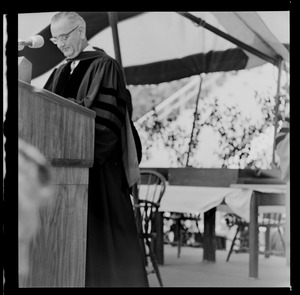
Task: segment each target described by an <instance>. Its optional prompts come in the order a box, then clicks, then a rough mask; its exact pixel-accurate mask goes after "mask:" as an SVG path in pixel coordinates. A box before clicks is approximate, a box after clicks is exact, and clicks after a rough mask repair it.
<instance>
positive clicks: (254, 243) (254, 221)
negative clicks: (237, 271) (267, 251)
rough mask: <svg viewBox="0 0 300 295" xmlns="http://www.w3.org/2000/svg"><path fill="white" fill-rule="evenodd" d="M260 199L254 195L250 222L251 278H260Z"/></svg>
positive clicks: (254, 193) (251, 203)
mask: <svg viewBox="0 0 300 295" xmlns="http://www.w3.org/2000/svg"><path fill="white" fill-rule="evenodd" d="M258 231H259V228H258V198H257V194H256V192H253V193H252V197H251V201H250V222H249V277H250V278H255V279H257V278H258V251H259V248H258Z"/></svg>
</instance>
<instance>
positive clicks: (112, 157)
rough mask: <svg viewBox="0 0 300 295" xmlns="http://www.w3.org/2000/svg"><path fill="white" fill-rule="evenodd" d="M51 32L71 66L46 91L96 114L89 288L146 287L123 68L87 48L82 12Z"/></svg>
mask: <svg viewBox="0 0 300 295" xmlns="http://www.w3.org/2000/svg"><path fill="white" fill-rule="evenodd" d="M50 30H51V34H52V38H51V39H50V40H51V41H52V42H53V43H54V44H55V45H56V46H57V48H58V49H59V50H60V51H61V52H62V53H63V54H64V55H65V57H66V62H65V63H64V64H63V65H61V66H59V67H58V68H57V69H55V70H54V71H53V72H52V74H51V76H50V77H49V79H48V81H47V82H46V84H45V86H44V88H45V89H47V90H49V91H52V92H54V93H56V94H58V95H61V96H63V97H65V98H67V99H69V100H71V101H73V102H74V103H77V104H79V105H82V106H84V107H86V108H90V109H92V110H93V111H95V112H96V119H95V146H94V151H95V155H94V165H93V167H92V168H90V170H89V192H88V228H87V256H86V287H147V286H148V280H147V275H146V271H145V267H144V264H143V257H142V254H141V249H140V246H139V241H138V236H137V230H136V225H135V219H134V213H133V209H132V203H131V199H130V187H132V186H133V184H134V183H135V182H136V181H137V180H138V177H139V167H138V159H137V151H136V147H135V143H134V139H133V135H132V129H131V125H130V121H129V120H130V119H129V115H128V103H129V102H128V96H127V92H126V84H125V80H124V77H123V71H122V68H121V66H120V65H119V64H118V62H117V61H116V60H114V59H113V58H111V57H110V56H108V55H107V54H106V53H105V52H104V51H103V50H101V49H99V48H95V47H92V46H91V45H89V44H88V41H87V38H86V34H85V30H86V23H85V21H84V19H83V18H82V17H81V16H80V15H78V14H77V13H75V12H60V13H58V14H56V15H55V16H53V18H52V19H51V26H50ZM70 148H72V147H70Z"/></svg>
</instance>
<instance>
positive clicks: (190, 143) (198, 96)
mask: <svg viewBox="0 0 300 295" xmlns="http://www.w3.org/2000/svg"><path fill="white" fill-rule="evenodd" d="M202 82H203V78H202V77H201V74H200V84H199V91H198V94H197V98H196V105H195V112H194V120H193V126H192V131H191V137H190V142H189V150H188V153H187V159H186V167H189V160H190V153H191V149H192V144H193V139H194V129H195V125H196V121H197V114H198V104H199V99H200V94H201V89H202Z"/></svg>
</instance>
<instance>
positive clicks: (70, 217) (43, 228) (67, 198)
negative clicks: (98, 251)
mask: <svg viewBox="0 0 300 295" xmlns="http://www.w3.org/2000/svg"><path fill="white" fill-rule="evenodd" d="M54 189H55V194H54V198H52V199H51V202H49V203H48V204H47V205H46V206H44V207H43V208H42V209H41V211H40V217H41V225H40V230H39V231H38V234H37V236H36V238H35V239H34V240H33V241H32V243H31V245H30V254H29V255H30V265H29V275H28V278H27V280H25V281H22V282H20V287H84V284H85V257H86V219H87V192H88V186H87V185H70V184H66V185H54Z"/></svg>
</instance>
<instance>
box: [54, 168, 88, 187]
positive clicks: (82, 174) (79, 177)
mask: <svg viewBox="0 0 300 295" xmlns="http://www.w3.org/2000/svg"><path fill="white" fill-rule="evenodd" d="M51 175H52V179H51V182H52V184H86V185H88V181H89V169H87V168H82V167H72V168H71V169H70V168H69V167H51Z"/></svg>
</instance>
